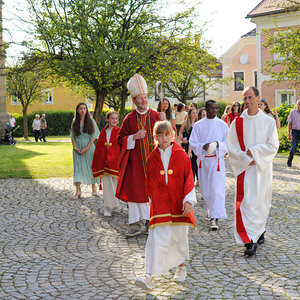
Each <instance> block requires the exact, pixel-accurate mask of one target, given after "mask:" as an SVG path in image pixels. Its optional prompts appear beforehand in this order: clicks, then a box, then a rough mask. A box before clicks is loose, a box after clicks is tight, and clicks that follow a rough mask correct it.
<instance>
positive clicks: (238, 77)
mask: <svg viewBox="0 0 300 300" xmlns="http://www.w3.org/2000/svg"><path fill="white" fill-rule="evenodd" d="M233 77H234V90H235V91H242V90H243V89H244V72H234V73H233Z"/></svg>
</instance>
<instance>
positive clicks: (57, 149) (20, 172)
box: [0, 139, 73, 178]
mask: <svg viewBox="0 0 300 300" xmlns="http://www.w3.org/2000/svg"><path fill="white" fill-rule="evenodd" d="M72 176H73V158H72V144H71V143H63V142H59V143H57V142H50V139H49V142H48V143H30V142H29V143H28V142H18V143H17V144H16V145H14V146H10V145H0V178H50V177H58V178H62V177H72Z"/></svg>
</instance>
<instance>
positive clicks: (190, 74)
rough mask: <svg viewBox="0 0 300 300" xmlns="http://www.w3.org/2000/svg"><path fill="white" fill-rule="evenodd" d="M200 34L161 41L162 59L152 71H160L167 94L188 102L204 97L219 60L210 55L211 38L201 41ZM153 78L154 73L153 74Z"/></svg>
mask: <svg viewBox="0 0 300 300" xmlns="http://www.w3.org/2000/svg"><path fill="white" fill-rule="evenodd" d="M200 38H201V33H198V34H197V35H196V36H194V35H192V34H191V33H189V34H187V35H186V37H185V38H175V39H174V38H173V39H168V40H166V41H165V42H162V43H161V49H163V50H161V52H162V53H163V52H164V51H165V53H167V54H165V55H161V60H160V61H159V62H158V63H156V64H154V66H151V67H152V73H155V74H156V75H157V74H159V76H160V78H161V79H163V81H164V83H165V87H166V95H168V96H171V97H174V98H177V99H178V100H179V101H181V102H183V103H185V104H186V102H187V100H192V99H193V98H196V97H200V96H203V99H205V91H206V89H207V88H208V87H209V86H211V85H212V84H213V81H211V75H212V73H214V72H216V69H217V67H218V66H219V63H218V62H217V61H216V59H215V58H214V57H213V56H212V55H211V54H209V52H208V51H209V48H208V46H207V45H206V44H208V41H204V40H202V41H201V43H200ZM152 76H153V77H154V74H153V75H152Z"/></svg>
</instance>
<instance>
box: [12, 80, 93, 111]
mask: <svg viewBox="0 0 300 300" xmlns="http://www.w3.org/2000/svg"><path fill="white" fill-rule="evenodd" d="M79 102H84V103H86V104H87V107H88V109H89V110H93V109H94V106H95V102H92V100H90V99H88V98H87V97H84V96H83V95H80V94H79V93H77V92H75V91H73V90H72V89H71V88H68V87H61V86H56V87H53V88H47V89H44V90H42V96H41V99H40V100H37V101H35V102H34V103H32V104H31V105H29V107H28V111H27V113H31V112H34V111H42V112H47V111H58V110H75V108H76V105H77V104H78V103H79ZM7 111H8V112H9V113H19V114H22V105H21V103H20V102H19V101H18V99H17V98H16V97H11V96H10V95H9V94H8V96H7Z"/></svg>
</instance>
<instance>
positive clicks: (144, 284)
mask: <svg viewBox="0 0 300 300" xmlns="http://www.w3.org/2000/svg"><path fill="white" fill-rule="evenodd" d="M185 279H186V267H185V266H182V267H179V266H178V267H177V269H176V272H175V275H174V278H173V280H174V281H175V282H178V283H180V282H184V281H185ZM134 284H135V285H136V286H137V287H140V288H142V289H144V290H152V288H153V286H152V280H151V277H150V276H148V275H144V276H143V277H138V278H137V279H136V280H135V282H134Z"/></svg>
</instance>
